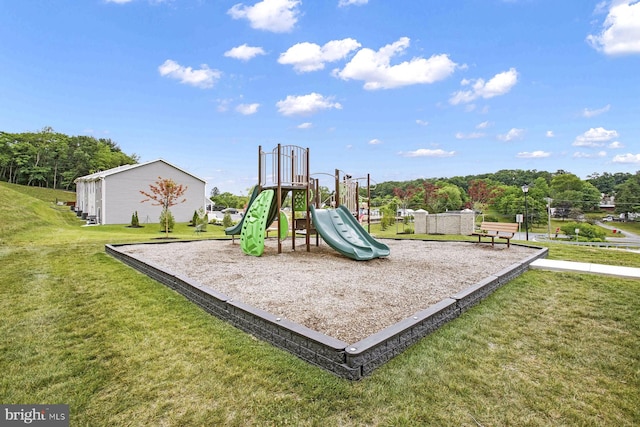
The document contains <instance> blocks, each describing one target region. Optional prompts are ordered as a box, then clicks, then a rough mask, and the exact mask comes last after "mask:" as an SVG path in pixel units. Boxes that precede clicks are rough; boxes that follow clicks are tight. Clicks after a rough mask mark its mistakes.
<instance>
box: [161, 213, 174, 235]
mask: <svg viewBox="0 0 640 427" xmlns="http://www.w3.org/2000/svg"><path fill="white" fill-rule="evenodd" d="M160 225H162V227H163V229H164V232H165V233H167V234H168V233H169V232H170V231H173V227H174V226H175V225H176V219H175V218H174V217H173V214H172V213H171V211H170V210H169V209H163V210H162V212H161V213H160Z"/></svg>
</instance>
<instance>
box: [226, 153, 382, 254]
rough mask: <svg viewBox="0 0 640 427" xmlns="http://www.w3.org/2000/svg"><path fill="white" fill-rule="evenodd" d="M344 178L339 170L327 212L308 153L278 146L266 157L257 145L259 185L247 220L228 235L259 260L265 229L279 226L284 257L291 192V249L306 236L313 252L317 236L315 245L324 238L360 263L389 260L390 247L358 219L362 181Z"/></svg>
mask: <svg viewBox="0 0 640 427" xmlns="http://www.w3.org/2000/svg"><path fill="white" fill-rule="evenodd" d="M340 175H341V174H340V171H339V170H337V169H336V171H335V175H334V177H335V192H334V193H333V197H332V200H331V201H330V203H329V206H330V207H328V208H324V207H323V201H322V200H320V187H319V180H318V179H316V178H313V177H312V176H311V173H310V169H309V149H308V148H302V147H298V146H295V145H280V144H278V146H277V147H276V148H274V149H273V150H272V151H271V152H265V151H263V150H262V146H259V147H258V180H259V182H258V184H257V185H256V187H255V188H254V190H253V192H252V194H251V197H250V199H249V204H248V206H247V210H246V212H245V215H244V216H243V217H242V219H241V220H240V222H239V223H238V224H236V225H234V226H232V227H228V228H227V229H226V230H225V234H227V235H231V236H236V235H238V234H239V235H240V246H241V248H242V250H243V251H244V253H246V254H248V255H253V256H261V255H262V253H263V251H264V239H265V233H266V230H267V229H268V228H269V227H270V226H271V224H273V223H274V222H277V231H278V253H282V241H283V240H284V239H285V238H286V237H287V235H288V231H289V224H288V220H287V216H286V215H285V214H284V213H283V211H282V205H283V202H284V200H285V199H286V197H287V196H288V195H289V193H291V232H292V233H293V236H294V238H293V239H291V242H292V243H291V245H292V249H293V250H295V248H296V239H295V236H296V235H297V234H303V235H304V236H305V245H306V250H307V252H308V251H310V248H311V235H315V238H316V246H318V244H319V238H320V237H322V239H323V240H324V241H325V242H326V243H327V244H328V245H329V246H330V247H331V248H333V249H334V250H336V251H338V252H339V253H341V254H342V255H344V256H347V257H349V258H352V259H355V260H358V261H363V260H370V259H373V258H380V257H386V256H388V255H389V247H388V246H387V245H385V244H383V243H380V242H378V241H377V240H375V239H374V238H373V237H371V235H370V234H369V232H368V231H367V230H365V229H364V228H363V227H362V225H360V223H359V222H358V220H357V216H358V213H359V196H358V194H359V184H358V180H357V179H353V178H352V177H351V176H350V175H347V174H343V176H342V178H341V176H340ZM369 187H370V178H369V177H368V176H367V194H368V195H369V193H370V191H369ZM368 208H369V203H367V209H368ZM296 213H299V214H300V215H296ZM297 216H301V217H300V218H298V217H297ZM367 216H368V217H369V215H367Z"/></svg>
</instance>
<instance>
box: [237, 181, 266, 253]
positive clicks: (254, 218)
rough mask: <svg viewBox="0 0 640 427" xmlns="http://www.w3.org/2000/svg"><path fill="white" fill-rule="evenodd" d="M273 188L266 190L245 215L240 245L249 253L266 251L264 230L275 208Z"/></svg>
mask: <svg viewBox="0 0 640 427" xmlns="http://www.w3.org/2000/svg"><path fill="white" fill-rule="evenodd" d="M273 193H274V191H273V190H264V191H263V192H261V193H260V194H258V197H256V198H255V200H254V201H253V203H251V205H250V206H249V209H248V210H247V212H246V213H245V215H244V218H243V220H242V231H241V232H240V247H241V248H242V251H243V252H244V253H245V254H247V255H252V256H261V255H262V253H263V252H264V232H265V230H266V229H267V226H268V225H269V224H267V222H268V221H269V220H270V219H271V216H272V210H273V207H272V205H273Z"/></svg>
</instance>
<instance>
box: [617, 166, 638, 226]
mask: <svg viewBox="0 0 640 427" xmlns="http://www.w3.org/2000/svg"><path fill="white" fill-rule="evenodd" d="M615 212H616V213H618V214H625V215H627V214H628V213H629V212H640V171H638V172H636V174H635V175H632V176H631V177H630V178H629V179H628V180H627V181H625V182H624V183H623V184H620V185H618V186H617V187H616V210H615ZM627 219H628V218H627Z"/></svg>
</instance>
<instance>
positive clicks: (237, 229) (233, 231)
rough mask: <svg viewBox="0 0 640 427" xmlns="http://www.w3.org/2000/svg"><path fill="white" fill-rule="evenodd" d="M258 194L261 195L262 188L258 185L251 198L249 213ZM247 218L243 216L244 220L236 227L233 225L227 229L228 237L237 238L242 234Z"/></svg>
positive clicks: (225, 232)
mask: <svg viewBox="0 0 640 427" xmlns="http://www.w3.org/2000/svg"><path fill="white" fill-rule="evenodd" d="M258 193H260V186H258V185H256V186H255V187H253V193H251V197H250V198H249V204H248V205H247V211H248V210H249V209H250V208H251V204H252V203H253V201H254V200H255V199H256V197H258ZM245 217H246V215H245V216H243V217H242V219H241V220H240V221H239V222H238V223H237V224H236V225H232V226H231V227H227V228H225V230H224V234H226V235H227V236H237V235H238V234H240V232H242V224H243V223H244V218H245Z"/></svg>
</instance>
